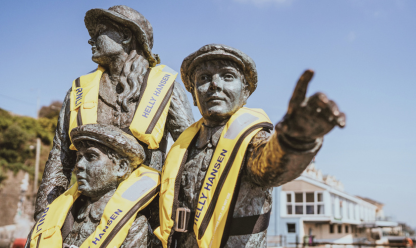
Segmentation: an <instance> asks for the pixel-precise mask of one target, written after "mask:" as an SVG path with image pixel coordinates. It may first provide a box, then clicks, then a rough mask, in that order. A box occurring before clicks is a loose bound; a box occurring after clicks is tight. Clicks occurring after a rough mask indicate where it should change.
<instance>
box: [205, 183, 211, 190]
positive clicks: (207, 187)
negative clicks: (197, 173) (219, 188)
mask: <svg viewBox="0 0 416 248" xmlns="http://www.w3.org/2000/svg"><path fill="white" fill-rule="evenodd" d="M206 184H207V186H205V187H204V189H206V190H208V191H211V189H210V188H209V187H211V186H212V184H209V183H206Z"/></svg>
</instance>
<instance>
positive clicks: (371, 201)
mask: <svg viewBox="0 0 416 248" xmlns="http://www.w3.org/2000/svg"><path fill="white" fill-rule="evenodd" d="M356 197H358V198H360V199H361V200H364V201H366V202H369V203H371V204H373V205H376V206H378V207H382V206H384V203H381V202H378V201H375V200H373V199H370V198H367V197H362V196H358V195H356Z"/></svg>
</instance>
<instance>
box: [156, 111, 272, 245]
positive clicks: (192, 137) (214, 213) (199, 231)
mask: <svg viewBox="0 0 416 248" xmlns="http://www.w3.org/2000/svg"><path fill="white" fill-rule="evenodd" d="M202 122H203V119H201V120H199V121H198V122H196V123H194V124H193V125H192V126H190V127H189V128H188V129H186V130H185V131H184V132H183V133H182V134H181V135H180V136H179V138H178V140H177V141H176V142H175V143H174V144H173V146H172V147H171V149H170V151H169V154H168V156H167V158H166V162H165V165H164V166H163V171H162V185H161V189H160V198H159V217H160V227H158V228H157V229H156V230H155V231H154V234H155V235H156V236H157V237H158V238H159V239H160V240H161V241H162V244H163V247H165V248H166V247H169V246H170V242H171V239H172V235H173V233H174V231H173V230H172V229H174V225H175V220H176V218H177V217H178V216H176V215H177V209H178V208H179V202H178V194H179V187H180V185H181V183H180V180H181V177H182V171H183V169H184V165H185V163H186V161H187V157H188V153H189V149H190V147H191V146H192V145H193V144H195V143H194V142H195V141H196V137H197V133H198V132H199V129H200V127H201V125H202ZM264 128H267V129H272V128H273V125H272V124H271V122H270V119H269V118H268V117H267V115H266V113H265V112H264V111H263V110H261V109H248V108H241V109H239V110H238V111H237V112H236V113H235V114H234V115H233V116H232V117H231V118H230V120H229V121H228V122H227V124H226V125H225V127H224V130H223V131H222V133H221V136H220V139H219V142H218V145H217V147H216V149H215V152H214V154H213V156H212V160H211V162H210V165H209V167H208V170H207V173H206V176H205V179H204V183H203V186H202V189H201V191H200V192H199V200H198V206H197V209H193V210H191V211H192V212H193V211H195V218H194V220H193V222H194V223H193V230H194V232H195V236H196V238H197V242H198V246H199V247H201V248H202V247H204V248H205V247H215V248H217V247H220V245H221V240H222V237H223V233H224V229H225V225H226V223H227V218H228V215H229V212H232V211H230V205H231V202H232V200H233V198H234V197H237V194H238V192H235V188H236V184H237V180H238V178H239V175H240V172H241V168H242V164H243V160H244V156H245V153H246V149H247V146H248V144H249V143H250V141H251V139H252V138H253V136H254V135H256V134H257V132H259V131H260V130H262V129H264ZM235 199H236V198H235ZM178 215H179V214H178ZM231 217H232V216H231Z"/></svg>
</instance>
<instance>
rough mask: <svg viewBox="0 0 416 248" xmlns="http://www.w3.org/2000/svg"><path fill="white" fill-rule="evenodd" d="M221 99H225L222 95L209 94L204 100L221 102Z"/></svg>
mask: <svg viewBox="0 0 416 248" xmlns="http://www.w3.org/2000/svg"><path fill="white" fill-rule="evenodd" d="M222 101H225V99H224V98H223V97H220V96H210V97H208V99H207V100H206V102H207V103H208V102H213V103H216V102H217V103H219V102H222Z"/></svg>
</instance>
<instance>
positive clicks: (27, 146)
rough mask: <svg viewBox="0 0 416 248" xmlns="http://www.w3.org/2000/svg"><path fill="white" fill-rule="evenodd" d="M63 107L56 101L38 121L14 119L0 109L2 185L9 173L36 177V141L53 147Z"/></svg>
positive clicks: (0, 179) (15, 117)
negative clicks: (19, 172)
mask: <svg viewBox="0 0 416 248" xmlns="http://www.w3.org/2000/svg"><path fill="white" fill-rule="evenodd" d="M61 106H62V103H61V102H56V101H55V102H52V104H51V105H49V106H47V107H45V106H44V107H42V109H41V113H42V116H43V117H40V118H39V119H34V118H31V117H27V116H18V115H13V114H11V113H9V112H8V111H6V110H3V109H1V108H0V183H1V182H2V181H3V180H4V179H6V171H7V170H11V171H13V172H15V173H17V172H18V171H19V170H24V171H27V172H29V174H31V175H33V174H34V163H35V153H36V138H40V139H41V142H42V143H43V146H49V145H50V144H52V141H53V137H54V133H55V129H56V125H57V121H58V115H59V110H60V108H61ZM56 109H57V110H56ZM42 110H43V111H42ZM55 110H56V111H55Z"/></svg>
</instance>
